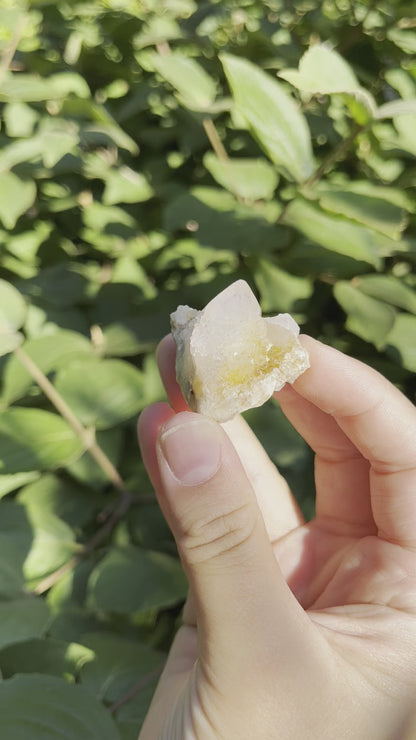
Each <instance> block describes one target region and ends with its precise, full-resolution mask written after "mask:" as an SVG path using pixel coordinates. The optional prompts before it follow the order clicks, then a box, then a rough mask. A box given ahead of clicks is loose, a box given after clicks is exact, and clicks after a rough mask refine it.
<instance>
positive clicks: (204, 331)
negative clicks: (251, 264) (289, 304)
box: [171, 280, 309, 422]
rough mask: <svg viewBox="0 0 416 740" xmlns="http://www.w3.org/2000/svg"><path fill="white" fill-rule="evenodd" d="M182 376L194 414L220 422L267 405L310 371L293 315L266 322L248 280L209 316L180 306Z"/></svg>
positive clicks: (176, 329) (176, 318)
mask: <svg viewBox="0 0 416 740" xmlns="http://www.w3.org/2000/svg"><path fill="white" fill-rule="evenodd" d="M171 327H172V334H173V338H174V340H175V343H176V376H177V379H178V382H179V385H180V387H181V389H182V393H183V395H184V398H185V400H186V401H187V403H188V405H189V407H190V408H191V409H192V410H193V411H197V412H199V413H201V414H205V415H206V416H209V417H211V418H212V419H215V420H216V421H219V422H224V421H228V420H229V419H232V418H233V417H234V416H236V415H237V414H239V413H240V412H242V411H246V410H247V409H250V408H254V407H256V406H261V404H263V403H264V402H265V401H267V399H268V398H270V397H271V396H272V394H273V393H274V391H278V390H280V389H281V388H282V387H283V386H284V384H285V383H293V381H294V380H296V378H297V377H298V376H299V375H300V374H301V373H303V372H304V371H305V370H306V369H307V368H308V367H309V358H308V354H307V352H306V350H305V349H304V348H303V347H302V345H301V344H300V342H299V339H298V336H299V327H298V325H297V323H296V321H295V320H294V319H293V318H292V317H291V316H290V314H279V315H278V316H274V317H272V318H263V317H262V315H261V309H260V306H259V304H258V302H257V299H256V297H255V295H254V293H253V292H252V290H251V288H250V287H249V285H248V284H247V283H246V282H245V281H244V280H237V281H236V282H235V283H232V285H229V286H228V288H226V289H225V290H223V291H222V292H221V293H220V294H219V295H217V296H216V297H215V298H214V299H213V300H212V301H210V303H208V305H207V306H206V307H205V308H204V309H203V311H197V310H196V309H194V308H190V307H189V306H178V308H177V309H176V311H175V312H174V313H172V314H171Z"/></svg>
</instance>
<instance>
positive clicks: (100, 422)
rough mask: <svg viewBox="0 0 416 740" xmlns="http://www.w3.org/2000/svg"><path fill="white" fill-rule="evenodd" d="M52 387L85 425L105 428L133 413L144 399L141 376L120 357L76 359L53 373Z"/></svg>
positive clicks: (129, 416)
mask: <svg viewBox="0 0 416 740" xmlns="http://www.w3.org/2000/svg"><path fill="white" fill-rule="evenodd" d="M55 388H56V390H57V391H58V393H59V394H60V395H61V396H62V398H63V399H64V400H65V401H66V402H67V404H68V405H69V406H70V408H71V409H72V411H73V412H74V414H75V415H76V416H77V417H78V418H79V420H80V421H81V422H82V423H83V424H84V425H85V426H88V427H89V426H92V427H95V428H96V429H108V428H109V427H114V426H116V425H117V424H120V423H121V422H122V421H125V420H126V419H130V418H131V417H132V416H134V415H135V414H136V413H137V412H138V411H139V410H140V409H141V408H143V405H144V404H145V403H146V399H145V398H144V397H143V377H142V375H141V373H140V372H139V370H137V369H136V368H135V367H133V365H130V364H129V363H127V362H123V361H122V360H98V359H97V360H85V361H83V360H79V361H78V362H73V363H72V364H71V365H70V366H68V367H66V368H65V367H64V368H62V369H61V370H59V372H58V373H57V376H56V379H55Z"/></svg>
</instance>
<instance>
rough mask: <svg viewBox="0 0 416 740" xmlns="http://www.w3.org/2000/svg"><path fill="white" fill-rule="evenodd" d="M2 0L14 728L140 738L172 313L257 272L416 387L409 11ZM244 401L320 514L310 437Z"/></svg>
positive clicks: (414, 81)
mask: <svg viewBox="0 0 416 740" xmlns="http://www.w3.org/2000/svg"><path fill="white" fill-rule="evenodd" d="M2 8H3V9H2V10H1V11H0V31H1V33H0V45H1V46H0V51H1V52H2V62H1V64H0V102H1V104H2V128H1V131H0V145H1V151H0V225H2V230H0V245H1V248H0V265H1V271H2V272H1V274H2V279H1V280H0V354H1V355H2V358H1V363H2V368H1V379H2V382H1V396H0V405H1V413H0V460H1V475H0V497H2V501H1V504H0V507H1V518H0V670H1V674H2V676H3V681H2V682H1V683H0V707H1V711H0V729H1V731H2V736H3V735H4V736H5V737H6V736H7V737H10V738H11V737H15V736H16V735H15V733H16V732H18V733H19V737H22V738H23V737H25V738H26V737H28V738H29V735H27V734H24V729H22V728H24V727H25V726H26V724H25V723H26V719H27V718H30V723H31V724H30V738H31V740H38V739H39V740H42V739H43V738H44V737H45V735H44V732H45V725H44V722H45V721H46V722H49V721H50V722H51V723H52V721H53V722H54V723H55V724H54V726H55V727H56V728H59V737H60V738H65V740H80V738H81V737H86V736H87V735H88V737H89V738H91V739H92V738H97V740H98V738H100V740H103V738H106V739H107V738H108V740H115V739H116V738H120V739H122V740H133V739H135V738H137V733H138V730H139V727H140V724H141V721H142V718H143V716H144V714H145V711H146V707H147V705H148V702H149V699H150V697H151V695H152V692H153V690H154V686H155V683H156V680H157V676H158V674H159V672H160V669H161V666H162V664H163V656H164V651H166V649H167V647H168V646H169V644H170V641H171V638H172V635H173V633H174V630H175V627H176V624H177V620H178V618H179V615H180V608H181V604H182V602H183V598H184V596H185V592H186V583H185V580H184V576H183V574H182V571H181V568H180V565H179V562H178V559H177V556H176V551H175V546H174V542H173V540H172V537H171V535H170V533H169V531H168V529H167V527H166V525H165V523H164V521H163V519H162V516H161V514H160V512H159V510H158V507H157V505H156V503H155V499H154V496H153V493H152V491H151V487H150V483H149V481H148V479H147V477H146V473H145V471H144V469H143V465H142V464H141V462H140V458H139V453H138V450H137V445H136V433H135V420H136V417H137V414H138V413H139V412H140V410H141V409H142V408H143V407H144V406H146V405H147V404H148V403H150V402H152V401H156V400H159V399H162V398H163V397H164V394H163V389H162V387H161V384H160V381H159V379H158V375H157V371H156V363H155V358H154V350H155V347H156V344H157V342H158V341H159V339H160V338H161V337H162V336H163V335H164V334H165V333H166V332H168V331H169V313H170V311H172V310H174V309H175V308H176V306H177V305H178V304H179V303H188V304H190V305H192V306H195V307H197V308H198V307H202V306H203V305H205V304H206V302H207V301H208V300H209V299H210V298H212V297H213V296H214V295H216V294H217V293H218V292H219V291H220V290H221V289H222V288H223V287H225V286H226V285H228V284H229V283H230V282H232V281H233V280H235V279H237V278H240V277H241V278H244V279H246V280H247V281H248V282H249V283H250V285H251V286H252V287H253V289H254V290H255V291H256V293H257V295H258V296H259V299H260V302H261V305H262V308H263V311H264V312H265V313H276V312H280V311H289V312H290V313H292V315H294V317H295V318H296V319H297V321H298V322H299V323H300V324H301V325H302V328H303V330H304V331H306V332H307V333H310V334H312V335H314V336H316V337H318V338H320V339H323V340H324V341H325V342H327V343H330V344H332V345H334V346H336V347H338V348H340V349H342V350H343V351H345V352H347V353H349V354H351V355H353V356H356V357H359V358H361V359H363V360H364V361H365V362H367V363H369V364H371V365H373V366H375V367H377V368H378V369H379V370H381V371H382V372H383V373H384V374H385V375H386V376H387V377H389V378H390V379H391V380H392V381H393V382H394V383H396V384H397V385H398V386H399V387H400V388H402V390H403V391H404V392H405V393H406V394H407V395H409V397H412V393H413V391H414V375H413V373H414V371H415V370H416V349H415V348H416V295H415V284H416V280H415V276H414V272H413V266H414V263H415V255H416V241H415V216H414V214H415V201H414V185H415V181H416V168H415V161H414V157H415V154H416V144H415V138H414V130H415V124H416V65H415V62H414V57H413V56H412V54H413V53H414V51H415V44H416V34H415V31H414V30H413V25H412V13H411V10H412V8H411V4H410V3H406V2H393V0H385V1H383V2H381V3H378V4H377V5H376V4H375V3H373V2H371V1H370V0H362V2H359V3H357V2H349V1H348V0H327V1H325V2H323V3H322V2H318V1H317V0H299V1H298V2H296V3H292V2H286V1H285V0H266V1H264V0H261V1H260V0H258V1H257V0H244V1H243V2H241V1H240V2H237V0H222V1H221V2H205V3H196V2H194V0H146V2H143V3H138V2H134V0H91V1H90V2H88V3H85V2H76V1H74V2H71V3H68V2H66V1H65V0H57V2H49V1H48V0H32V1H31V2H29V5H28V6H27V7H26V6H25V5H24V3H23V0H22V2H21V3H19V2H15V1H14V0H9V2H7V1H6V0H3V3H2ZM247 418H248V419H249V421H250V423H251V424H252V426H253V427H254V428H255V430H256V431H257V433H258V434H259V436H260V438H261V439H262V441H263V442H264V444H265V446H266V448H267V449H268V451H269V453H270V455H271V457H272V459H273V460H274V461H275V462H276V463H277V464H278V465H279V466H280V468H281V469H282V470H283V472H284V473H285V474H286V475H287V476H288V478H289V481H290V483H291V485H292V488H293V490H294V491H295V493H296V495H297V496H298V499H299V501H300V503H301V505H302V506H303V508H304V511H305V512H306V514H307V515H310V514H311V512H312V510H313V482H312V480H313V473H312V460H311V454H310V451H309V450H308V448H307V447H306V445H305V444H304V442H303V440H301V439H300V437H299V436H298V435H297V434H296V433H295V432H294V431H293V430H292V428H291V427H290V426H289V425H288V423H287V422H286V421H285V419H284V418H283V416H282V414H281V413H280V410H279V406H278V404H277V403H275V402H270V403H269V404H267V405H266V406H265V407H263V408H262V409H261V410H254V411H252V412H249V413H247ZM71 684H76V685H75V686H74V685H71ZM45 696H47V697H48V701H47V703H46V704H45ZM94 697H95V698H94ZM45 718H46V719H45ZM53 733H54V730H51V734H50V735H48V737H51V739H52V738H55V737H56V738H57V737H58V734H53ZM55 733H58V729H56V731H55Z"/></svg>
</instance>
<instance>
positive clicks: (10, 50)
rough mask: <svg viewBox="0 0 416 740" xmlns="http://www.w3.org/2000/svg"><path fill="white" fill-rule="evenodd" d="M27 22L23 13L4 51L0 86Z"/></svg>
mask: <svg viewBox="0 0 416 740" xmlns="http://www.w3.org/2000/svg"><path fill="white" fill-rule="evenodd" d="M26 22H27V16H26V14H25V13H24V14H23V15H22V16H21V17H20V18H19V21H18V23H17V25H16V28H15V29H14V33H13V36H12V38H11V40H10V44H9V46H8V47H7V49H6V51H5V52H4V54H3V56H2V58H1V61H0V85H2V84H3V82H4V78H5V77H6V74H7V70H8V69H9V67H10V65H11V63H12V61H13V57H14V55H15V53H16V49H17V47H18V45H19V41H20V39H21V37H22V33H23V31H24V28H25V25H26Z"/></svg>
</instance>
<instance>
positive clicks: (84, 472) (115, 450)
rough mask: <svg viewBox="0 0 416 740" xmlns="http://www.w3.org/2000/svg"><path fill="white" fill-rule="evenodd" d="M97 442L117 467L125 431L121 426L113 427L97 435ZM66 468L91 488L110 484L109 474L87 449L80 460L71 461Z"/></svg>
mask: <svg viewBox="0 0 416 740" xmlns="http://www.w3.org/2000/svg"><path fill="white" fill-rule="evenodd" d="M95 438H96V440H97V443H98V444H99V446H100V447H101V449H102V450H103V452H105V454H106V455H107V457H108V458H109V460H110V461H111V462H112V463H113V465H114V467H115V468H117V467H118V464H119V461H120V455H121V453H122V448H123V431H122V429H120V427H113V428H112V429H106V430H105V431H102V432H97V433H96V435H95ZM66 470H67V471H68V473H70V475H72V476H73V478H75V479H76V480H77V481H79V482H80V483H85V485H86V486H88V487H89V488H90V489H93V490H95V489H100V488H104V487H105V486H108V483H109V480H108V475H107V474H106V473H105V472H104V470H103V469H102V468H101V467H100V466H99V465H98V463H97V462H96V461H95V460H94V458H93V457H92V455H90V453H89V452H88V451H87V452H85V453H84V454H83V455H82V456H81V457H79V458H78V460H75V461H74V462H71V463H69V465H67V466H66Z"/></svg>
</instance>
